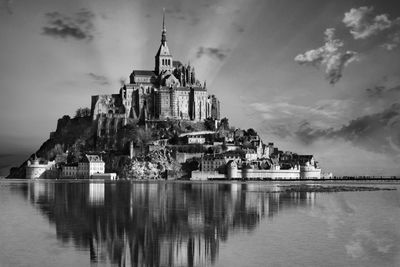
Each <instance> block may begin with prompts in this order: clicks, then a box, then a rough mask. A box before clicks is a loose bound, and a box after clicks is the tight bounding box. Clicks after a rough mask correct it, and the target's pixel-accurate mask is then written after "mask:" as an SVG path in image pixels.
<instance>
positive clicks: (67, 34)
mask: <svg viewBox="0 0 400 267" xmlns="http://www.w3.org/2000/svg"><path fill="white" fill-rule="evenodd" d="M94 17H95V15H94V13H92V12H91V11H89V10H86V9H82V10H80V11H79V12H77V13H76V14H75V16H74V17H70V16H66V15H63V14H61V13H59V12H57V11H55V12H49V13H46V18H47V20H48V21H47V25H46V26H44V27H43V28H42V29H43V34H44V35H48V36H51V37H55V38H64V39H65V38H73V39H76V40H87V41H90V40H92V39H93V32H94V25H93V19H94Z"/></svg>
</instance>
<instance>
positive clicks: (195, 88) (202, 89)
mask: <svg viewBox="0 0 400 267" xmlns="http://www.w3.org/2000/svg"><path fill="white" fill-rule="evenodd" d="M192 90H193V91H203V92H205V91H207V89H205V88H203V87H192Z"/></svg>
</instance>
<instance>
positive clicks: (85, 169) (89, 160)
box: [77, 154, 105, 179]
mask: <svg viewBox="0 0 400 267" xmlns="http://www.w3.org/2000/svg"><path fill="white" fill-rule="evenodd" d="M104 169H105V163H104V161H103V160H102V159H101V157H100V156H98V155H88V154H86V155H85V157H84V158H83V159H82V160H81V161H80V162H79V163H78V170H77V176H78V177H79V178H83V179H90V178H92V175H93V174H101V173H104Z"/></svg>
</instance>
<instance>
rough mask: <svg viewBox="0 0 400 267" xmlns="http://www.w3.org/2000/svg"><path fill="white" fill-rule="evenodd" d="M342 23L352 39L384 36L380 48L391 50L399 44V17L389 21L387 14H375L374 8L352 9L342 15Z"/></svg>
mask: <svg viewBox="0 0 400 267" xmlns="http://www.w3.org/2000/svg"><path fill="white" fill-rule="evenodd" d="M343 23H344V24H345V25H346V27H348V28H349V29H350V33H351V34H352V35H353V37H354V39H356V40H357V39H367V38H369V37H371V36H374V35H378V34H381V33H382V34H384V35H386V36H385V37H383V38H382V40H385V42H384V43H382V45H381V46H382V47H384V48H385V49H387V50H393V49H394V48H396V47H397V46H398V45H399V44H400V17H398V18H396V19H393V20H391V19H390V17H389V15H388V14H379V15H377V14H375V13H374V7H367V6H362V7H359V8H352V9H350V11H348V12H346V13H345V14H344V18H343Z"/></svg>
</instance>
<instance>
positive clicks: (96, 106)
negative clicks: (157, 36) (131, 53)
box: [91, 16, 220, 137]
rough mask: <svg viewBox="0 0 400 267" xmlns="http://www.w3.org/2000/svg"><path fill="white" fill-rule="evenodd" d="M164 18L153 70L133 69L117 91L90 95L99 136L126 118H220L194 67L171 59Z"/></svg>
mask: <svg viewBox="0 0 400 267" xmlns="http://www.w3.org/2000/svg"><path fill="white" fill-rule="evenodd" d="M164 21H165V20H164V16H163V26H162V32H161V44H160V47H159V49H158V51H157V53H156V55H155V66H154V70H133V71H132V73H131V74H130V76H129V83H128V84H125V85H124V86H122V88H121V89H120V91H119V94H112V95H96V96H92V104H91V110H92V116H93V120H97V126H98V127H97V128H98V131H97V135H98V136H99V137H101V136H110V135H113V134H115V133H116V132H117V131H118V129H119V128H120V127H122V126H123V125H125V124H127V123H128V122H129V121H130V119H139V120H142V121H159V120H166V119H168V118H170V119H179V120H192V121H202V120H204V119H206V118H213V119H217V120H218V119H220V103H219V101H218V99H217V98H216V97H215V95H208V92H207V87H206V83H205V82H204V83H203V84H202V83H201V82H200V81H199V80H197V78H196V73H195V68H194V67H193V66H191V65H190V63H189V64H187V65H183V64H182V63H181V62H180V61H175V60H174V58H173V56H172V54H171V51H170V50H169V47H168V45H167V30H166V27H165V22H164Z"/></svg>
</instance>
